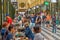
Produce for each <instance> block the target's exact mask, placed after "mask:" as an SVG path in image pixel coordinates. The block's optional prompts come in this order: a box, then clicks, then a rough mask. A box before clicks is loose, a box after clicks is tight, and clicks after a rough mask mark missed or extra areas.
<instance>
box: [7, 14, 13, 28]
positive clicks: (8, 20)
mask: <svg viewBox="0 0 60 40" xmlns="http://www.w3.org/2000/svg"><path fill="white" fill-rule="evenodd" d="M6 21H7V23H8V27H9V26H10V25H11V24H12V18H11V17H10V16H9V14H6Z"/></svg>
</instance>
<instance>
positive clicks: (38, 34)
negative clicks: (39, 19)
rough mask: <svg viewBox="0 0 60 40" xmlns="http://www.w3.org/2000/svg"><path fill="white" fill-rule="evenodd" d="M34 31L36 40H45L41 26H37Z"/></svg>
mask: <svg viewBox="0 0 60 40" xmlns="http://www.w3.org/2000/svg"><path fill="white" fill-rule="evenodd" d="M33 30H34V33H35V35H34V40H44V37H43V36H42V35H41V28H40V27H39V26H35V27H34V28H33Z"/></svg>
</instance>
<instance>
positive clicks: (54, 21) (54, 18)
mask: <svg viewBox="0 0 60 40" xmlns="http://www.w3.org/2000/svg"><path fill="white" fill-rule="evenodd" d="M52 25H53V26H52V27H53V29H52V32H53V33H56V29H57V27H56V15H55V14H53V16H52Z"/></svg>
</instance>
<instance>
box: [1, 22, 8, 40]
mask: <svg viewBox="0 0 60 40" xmlns="http://www.w3.org/2000/svg"><path fill="white" fill-rule="evenodd" d="M6 26H7V22H3V24H2V29H1V36H2V40H4V36H5V33H6V31H7V29H6Z"/></svg>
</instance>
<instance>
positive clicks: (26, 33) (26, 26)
mask: <svg viewBox="0 0 60 40" xmlns="http://www.w3.org/2000/svg"><path fill="white" fill-rule="evenodd" d="M24 26H25V35H26V37H28V39H29V40H33V39H34V35H33V33H32V31H31V29H30V28H29V23H28V22H25V23H24Z"/></svg>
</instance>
